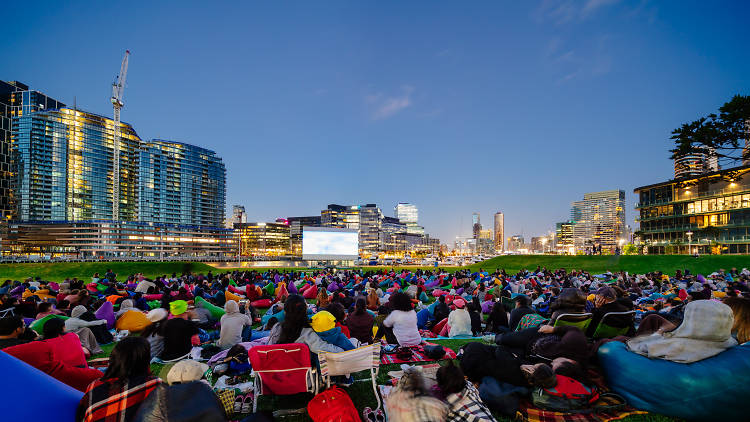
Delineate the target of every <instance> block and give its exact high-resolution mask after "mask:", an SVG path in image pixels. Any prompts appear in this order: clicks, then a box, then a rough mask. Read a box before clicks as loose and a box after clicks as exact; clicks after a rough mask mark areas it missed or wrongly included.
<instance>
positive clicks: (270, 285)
mask: <svg viewBox="0 0 750 422" xmlns="http://www.w3.org/2000/svg"><path fill="white" fill-rule="evenodd" d="M263 290H264V291H265V292H266V293H267V294H268V295H269V296H273V294H274V292H275V291H276V286H274V285H273V283H270V282H269V283H268V284H266V287H264V288H263Z"/></svg>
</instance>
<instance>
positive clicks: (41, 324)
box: [29, 315, 69, 335]
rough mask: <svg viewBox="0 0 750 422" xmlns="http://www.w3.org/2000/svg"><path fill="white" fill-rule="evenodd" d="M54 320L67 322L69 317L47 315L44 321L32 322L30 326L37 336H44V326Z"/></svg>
mask: <svg viewBox="0 0 750 422" xmlns="http://www.w3.org/2000/svg"><path fill="white" fill-rule="evenodd" d="M52 318H62V319H63V320H66V319H68V318H69V317H66V316H64V315H47V316H46V317H44V318H42V319H38V320H36V321H34V322H32V323H31V325H29V328H31V329H32V330H34V331H36V333H37V334H39V335H42V330H44V324H45V323H46V322H47V321H49V320H50V319H52Z"/></svg>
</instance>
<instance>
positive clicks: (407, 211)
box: [393, 202, 424, 235]
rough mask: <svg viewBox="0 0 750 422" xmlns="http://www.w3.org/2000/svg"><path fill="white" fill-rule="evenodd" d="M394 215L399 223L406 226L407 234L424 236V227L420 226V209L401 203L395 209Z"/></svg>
mask: <svg viewBox="0 0 750 422" xmlns="http://www.w3.org/2000/svg"><path fill="white" fill-rule="evenodd" d="M393 213H394V214H395V216H396V218H398V219H399V221H401V222H402V223H404V224H406V232H407V233H409V234H417V235H424V227H422V226H420V225H419V209H418V208H417V206H416V205H414V204H410V203H408V202H399V203H398V204H396V206H395V207H394V208H393Z"/></svg>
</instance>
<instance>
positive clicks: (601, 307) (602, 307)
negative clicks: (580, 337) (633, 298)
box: [586, 287, 635, 337]
mask: <svg viewBox="0 0 750 422" xmlns="http://www.w3.org/2000/svg"><path fill="white" fill-rule="evenodd" d="M594 306H595V308H594V309H592V310H591V314H592V317H591V323H590V324H589V326H588V329H587V330H586V335H587V336H589V337H591V336H593V335H594V332H596V328H597V327H598V326H599V323H600V322H601V321H602V318H603V317H604V315H606V314H608V313H610V312H627V311H632V310H633V306H632V302H631V306H630V307H628V306H627V305H625V303H623V301H620V300H617V295H616V293H615V289H613V288H611V287H600V288H599V289H598V290H597V291H596V293H595V299H594ZM605 322H606V324H607V325H610V326H613V327H629V332H628V334H627V335H633V333H634V331H635V327H634V326H633V318H632V317H630V316H628V315H614V316H610V317H608V318H607V320H606V321H605Z"/></svg>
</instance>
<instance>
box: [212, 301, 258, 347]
mask: <svg viewBox="0 0 750 422" xmlns="http://www.w3.org/2000/svg"><path fill="white" fill-rule="evenodd" d="M224 312H226V313H225V314H224V315H223V316H222V317H221V334H220V336H219V341H218V342H216V345H217V346H219V347H221V348H222V349H229V348H230V347H232V346H234V345H235V344H237V343H241V342H243V341H249V340H250V334H251V333H252V330H251V327H252V325H253V321H252V320H251V319H250V317H249V316H247V315H245V314H243V313H241V312H240V307H239V305H238V304H237V302H235V301H234V300H228V301H227V302H226V303H225V304H224Z"/></svg>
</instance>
